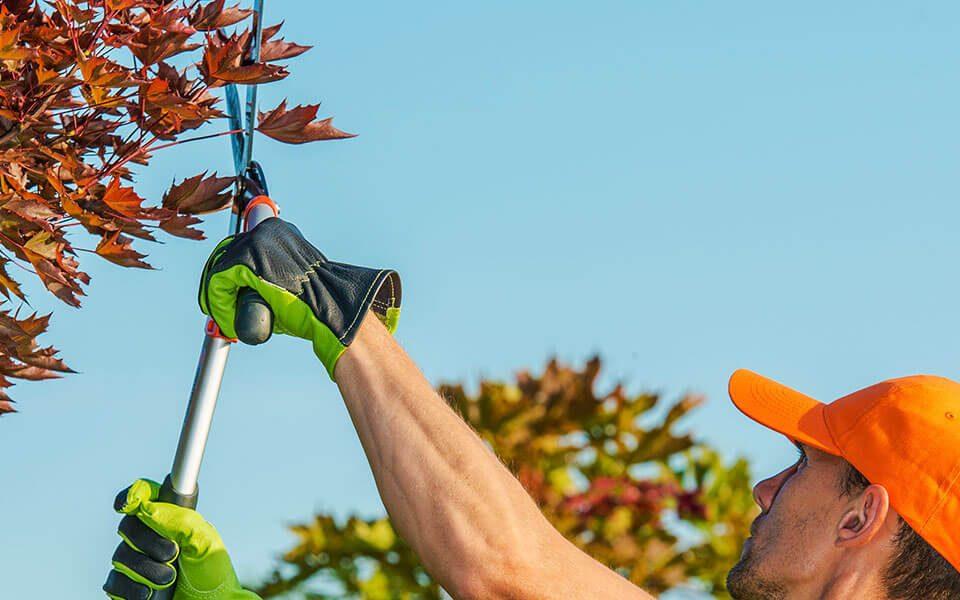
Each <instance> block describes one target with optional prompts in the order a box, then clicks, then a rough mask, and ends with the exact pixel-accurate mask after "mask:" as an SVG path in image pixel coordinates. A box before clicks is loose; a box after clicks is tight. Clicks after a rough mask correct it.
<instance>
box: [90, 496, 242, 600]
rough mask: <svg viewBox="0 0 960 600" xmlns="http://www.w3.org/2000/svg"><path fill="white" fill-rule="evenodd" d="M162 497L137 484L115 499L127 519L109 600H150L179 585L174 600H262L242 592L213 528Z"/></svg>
mask: <svg viewBox="0 0 960 600" xmlns="http://www.w3.org/2000/svg"><path fill="white" fill-rule="evenodd" d="M159 492H160V485H159V484H158V483H155V482H153V481H149V480H147V479H138V480H137V481H135V482H134V484H133V485H131V486H130V487H128V488H127V489H125V490H123V491H122V492H120V494H119V495H118V496H117V499H116V501H115V502H114V509H115V510H116V511H117V512H119V513H121V514H124V515H126V516H125V517H124V518H123V520H121V521H120V528H119V533H120V537H121V538H123V541H122V542H120V545H119V546H117V550H116V552H114V553H113V570H112V571H110V575H109V576H107V582H106V583H105V584H103V591H105V592H106V593H107V596H109V597H110V598H113V599H114V600H149V599H150V598H151V597H152V596H153V592H154V591H155V590H161V589H166V588H168V587H170V586H171V585H176V586H177V587H176V589H175V591H174V594H173V600H260V597H259V596H257V595H256V594H254V593H253V592H251V591H248V590H245V589H243V588H242V587H240V583H239V581H238V580H237V574H236V572H234V570H233V565H232V564H231V563H230V557H229V556H228V555H227V550H226V548H224V546H223V540H221V539H220V535H219V534H218V533H217V530H216V529H214V528H213V525H211V524H210V523H207V522H206V521H205V520H204V518H203V517H201V516H200V514H199V513H197V512H196V511H193V510H191V509H189V508H183V507H181V506H177V505H175V504H168V503H166V502H157V494H159ZM174 565H176V568H177V570H174Z"/></svg>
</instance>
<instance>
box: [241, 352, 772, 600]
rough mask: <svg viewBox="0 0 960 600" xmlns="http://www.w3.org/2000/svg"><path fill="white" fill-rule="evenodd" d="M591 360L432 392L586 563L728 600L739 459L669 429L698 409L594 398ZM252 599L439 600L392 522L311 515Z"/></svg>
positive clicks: (746, 507)
mask: <svg viewBox="0 0 960 600" xmlns="http://www.w3.org/2000/svg"><path fill="white" fill-rule="evenodd" d="M600 366H601V365H600V361H599V359H593V360H591V361H589V362H588V363H587V365H586V366H585V368H583V369H579V370H578V369H573V368H570V367H568V366H564V365H561V364H559V363H557V362H555V361H551V362H550V363H549V364H548V365H547V366H546V369H545V370H544V371H543V373H542V374H540V375H533V374H531V373H529V372H522V373H520V374H519V375H518V376H517V377H516V379H515V381H512V382H502V381H482V382H481V383H480V386H479V390H478V391H477V392H476V393H470V392H468V391H467V390H466V389H465V388H464V386H462V385H443V386H441V387H440V390H439V391H440V393H441V394H442V395H443V397H445V398H446V399H447V400H448V401H449V402H450V404H451V405H452V406H453V407H454V408H455V409H457V410H458V411H459V412H460V414H461V415H462V416H463V418H464V419H465V420H466V421H467V423H469V424H470V425H471V426H472V427H473V428H474V429H475V430H476V431H477V433H478V434H479V435H480V436H481V437H482V438H483V439H484V441H486V442H487V443H489V444H490V446H491V447H492V448H493V449H494V450H495V451H496V453H497V455H498V456H499V457H500V458H501V460H503V462H504V463H505V464H506V465H507V466H508V467H510V468H511V469H512V470H513V472H514V473H515V474H516V475H517V476H518V478H519V479H520V482H521V483H522V484H523V485H524V487H525V488H526V490H527V491H528V492H529V493H530V495H531V496H532V497H533V499H534V500H535V501H536V503H537V505H538V506H539V507H540V510H541V511H542V512H543V514H544V515H545V516H546V517H547V518H548V519H549V520H550V522H551V523H553V525H554V526H555V527H556V528H557V529H558V530H559V531H560V532H561V533H562V534H563V535H564V536H566V537H567V539H569V540H571V541H572V542H573V543H575V544H576V545H578V546H579V547H580V548H582V549H583V550H584V551H585V552H586V553H587V554H589V555H591V556H593V557H594V558H596V559H597V560H599V561H600V562H602V563H604V564H606V565H607V566H609V567H611V568H613V569H615V570H616V571H618V572H619V573H621V574H622V575H623V576H624V577H627V578H628V579H630V581H632V582H634V583H636V584H637V585H639V586H641V587H643V588H644V589H646V590H648V591H651V592H653V593H660V592H663V591H665V590H668V589H671V588H674V587H677V586H682V585H687V586H692V587H694V588H698V589H701V590H703V591H705V592H707V593H709V594H711V595H713V596H714V597H717V598H725V597H729V596H728V595H727V594H726V592H725V590H724V581H725V578H726V573H727V571H728V570H729V569H730V567H731V566H733V564H734V563H735V562H736V560H737V558H738V557H739V554H740V548H741V547H742V545H743V542H744V540H745V539H746V538H747V537H748V535H749V527H750V522H751V521H752V520H753V517H754V516H755V510H756V508H755V505H754V503H753V496H752V493H751V486H750V473H749V470H748V467H747V464H746V462H745V461H743V460H739V461H736V462H734V463H733V464H731V465H728V464H725V463H724V461H723V460H722V459H721V458H720V456H719V455H718V454H717V452H716V451H714V450H713V449H712V448H710V447H709V446H708V445H706V444H705V443H703V442H702V441H698V440H696V439H694V438H693V437H691V436H690V435H689V434H680V433H677V432H676V425H677V423H678V422H679V421H680V420H681V419H682V418H683V417H684V416H686V415H687V414H688V413H689V412H690V411H691V410H693V409H694V408H695V407H697V406H698V405H699V404H700V402H701V398H699V397H696V396H685V397H683V398H680V399H679V400H678V401H675V402H672V403H665V402H664V401H663V400H662V399H661V397H660V396H659V395H657V394H653V393H640V394H629V393H627V392H626V390H624V388H623V387H622V386H620V385H617V386H614V387H613V389H611V390H608V391H605V392H600V393H598V391H597V389H596V388H597V387H598V385H597V377H598V375H599V373H600ZM291 530H292V532H293V534H294V535H295V537H296V540H297V542H296V544H295V545H294V546H293V548H291V549H290V550H288V551H287V552H286V553H285V554H284V555H283V557H282V559H281V561H280V562H279V564H278V565H277V566H276V569H275V571H274V573H273V574H272V576H271V577H270V578H268V580H267V581H265V582H263V583H262V584H260V585H259V587H258V588H255V589H256V591H257V593H259V594H260V595H261V596H263V597H264V598H279V597H284V598H287V597H289V598H317V599H320V598H345V597H346V598H362V599H364V600H391V599H395V598H405V599H406V600H427V599H436V598H440V591H439V588H438V587H437V584H436V583H435V582H433V581H432V580H431V579H430V577H429V575H428V574H427V572H426V571H425V570H424V569H423V567H422V566H421V565H420V563H419V561H418V560H417V557H416V555H415V554H414V553H413V551H412V550H411V549H410V547H409V546H407V545H406V544H405V543H404V542H403V540H402V539H400V538H399V537H398V536H397V534H396V533H395V531H394V530H393V527H391V525H390V521H389V520H388V519H386V518H382V519H361V518H357V517H353V518H350V519H348V520H346V521H340V520H337V519H335V518H334V517H333V516H331V515H328V514H318V515H315V516H313V517H312V518H311V519H308V520H307V521H306V522H304V523H301V524H298V525H294V526H293V527H292V528H291Z"/></svg>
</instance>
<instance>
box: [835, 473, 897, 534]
mask: <svg viewBox="0 0 960 600" xmlns="http://www.w3.org/2000/svg"><path fill="white" fill-rule="evenodd" d="M888 516H890V495H889V494H888V493H887V488H885V487H883V486H882V485H877V484H871V485H869V486H867V488H866V489H865V490H863V492H861V493H860V494H859V495H858V496H857V497H856V498H853V499H852V500H851V501H850V503H849V504H848V505H847V507H846V508H845V510H844V512H843V515H841V517H840V522H839V523H838V524H837V544H838V545H840V546H842V547H846V548H852V547H856V546H863V545H866V544H868V543H869V542H870V541H871V540H873V539H874V538H875V537H876V536H877V534H879V533H880V532H881V531H882V530H883V528H884V525H886V522H887V517H888Z"/></svg>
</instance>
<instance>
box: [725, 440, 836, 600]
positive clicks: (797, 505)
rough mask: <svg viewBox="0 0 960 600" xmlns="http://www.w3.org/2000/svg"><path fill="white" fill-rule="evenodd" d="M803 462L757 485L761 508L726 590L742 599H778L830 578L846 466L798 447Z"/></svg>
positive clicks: (819, 452) (755, 489) (805, 447)
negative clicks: (841, 481)
mask: <svg viewBox="0 0 960 600" xmlns="http://www.w3.org/2000/svg"><path fill="white" fill-rule="evenodd" d="M798 448H799V450H800V458H799V459H798V460H797V462H796V463H794V464H793V465H791V466H790V467H788V468H787V469H784V470H783V471H781V472H780V473H778V474H776V475H774V476H773V477H770V478H769V479H765V480H763V481H761V482H760V483H758V484H757V485H756V487H755V488H754V489H753V497H754V499H755V500H756V502H757V504H758V505H759V506H760V508H761V509H762V512H761V514H760V516H758V517H757V518H756V520H755V521H754V522H753V524H752V525H751V527H750V535H751V537H750V539H748V540H747V542H746V544H744V547H743V552H742V553H741V555H740V562H738V563H737V564H736V565H735V566H734V567H733V569H731V570H730V573H729V574H728V575H727V588H728V589H729V591H730V594H731V595H732V596H733V597H734V598H737V599H738V600H760V599H763V600H777V599H780V598H786V597H787V594H788V592H790V591H791V590H794V589H797V588H798V587H806V586H808V585H810V584H811V583H815V582H816V580H817V579H819V578H823V577H825V576H828V574H829V573H830V571H831V570H830V569H829V568H825V567H829V562H830V561H831V560H833V553H834V552H835V551H836V549H835V545H834V542H835V540H836V525H837V522H838V519H839V517H840V515H841V512H842V498H841V494H840V487H839V485H840V480H841V476H842V474H843V473H844V472H845V469H846V463H845V462H844V461H843V460H842V459H840V458H837V457H835V456H832V455H830V454H827V453H825V452H821V451H819V450H816V449H813V448H810V447H807V446H798Z"/></svg>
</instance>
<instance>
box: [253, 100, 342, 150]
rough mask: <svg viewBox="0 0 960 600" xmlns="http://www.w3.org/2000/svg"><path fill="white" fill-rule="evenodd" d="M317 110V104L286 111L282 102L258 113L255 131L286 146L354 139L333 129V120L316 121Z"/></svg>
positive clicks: (284, 102)
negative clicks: (273, 107)
mask: <svg viewBox="0 0 960 600" xmlns="http://www.w3.org/2000/svg"><path fill="white" fill-rule="evenodd" d="M319 109H320V105H319V104H308V105H306V106H296V107H294V108H291V109H290V110H287V101H286V100H284V101H283V102H281V103H280V106H278V107H276V108H275V109H273V110H271V111H269V112H265V113H260V119H259V124H258V125H257V131H259V132H260V133H262V134H264V135H266V136H268V137H271V138H273V139H275V140H278V141H281V142H286V143H288V144H305V143H307V142H316V141H319V140H341V139H345V138H351V137H355V135H356V134H353V133H346V132H344V131H340V130H339V129H337V128H336V127H334V126H333V118H327V119H319V120H316V117H317V111H318V110H319Z"/></svg>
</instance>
